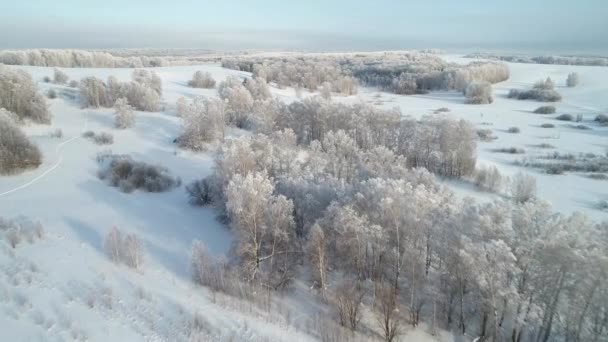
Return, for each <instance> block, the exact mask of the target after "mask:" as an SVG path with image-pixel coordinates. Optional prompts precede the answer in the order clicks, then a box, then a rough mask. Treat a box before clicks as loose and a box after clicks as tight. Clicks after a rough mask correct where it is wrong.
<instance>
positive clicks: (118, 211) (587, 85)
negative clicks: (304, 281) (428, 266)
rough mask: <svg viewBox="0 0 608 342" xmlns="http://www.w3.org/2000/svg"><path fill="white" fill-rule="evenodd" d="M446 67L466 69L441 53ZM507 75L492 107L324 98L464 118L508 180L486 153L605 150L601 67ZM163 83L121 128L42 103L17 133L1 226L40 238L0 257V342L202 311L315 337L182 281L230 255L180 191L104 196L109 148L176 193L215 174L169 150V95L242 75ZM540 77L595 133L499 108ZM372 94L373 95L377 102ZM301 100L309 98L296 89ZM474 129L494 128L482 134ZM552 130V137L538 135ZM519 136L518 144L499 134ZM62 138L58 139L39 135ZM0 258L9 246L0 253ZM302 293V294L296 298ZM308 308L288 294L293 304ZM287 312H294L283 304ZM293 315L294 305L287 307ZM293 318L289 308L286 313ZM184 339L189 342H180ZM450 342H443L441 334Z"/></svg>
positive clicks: (576, 193) (577, 196)
mask: <svg viewBox="0 0 608 342" xmlns="http://www.w3.org/2000/svg"><path fill="white" fill-rule="evenodd" d="M447 58H448V59H450V60H452V61H455V62H468V61H469V60H464V59H462V58H459V57H457V56H448V57H447ZM509 67H510V69H511V78H510V79H509V80H508V81H506V82H503V83H500V84H497V85H495V86H494V97H495V102H494V103H493V104H490V105H465V104H464V98H463V96H462V94H460V93H456V92H434V93H431V94H427V95H414V96H402V95H395V94H389V93H385V92H380V91H378V90H376V89H370V88H362V89H360V92H359V95H357V96H351V97H347V98H340V97H338V96H335V97H334V98H335V99H337V100H339V101H348V102H350V101H367V102H370V103H376V104H377V105H380V106H383V107H386V108H390V107H394V106H398V107H400V108H401V110H402V112H403V113H404V114H406V115H412V116H416V117H420V116H422V115H425V114H431V113H432V111H433V110H435V109H437V108H440V107H448V108H449V109H450V110H451V112H450V113H449V115H454V116H457V117H461V118H464V119H467V120H469V121H471V122H473V123H474V124H475V125H476V126H478V127H483V128H490V129H493V130H494V132H495V134H496V135H497V136H498V139H497V140H495V141H494V142H491V143H483V142H480V143H479V144H478V160H479V163H481V164H495V165H497V166H498V167H499V169H500V170H501V171H502V172H503V173H505V174H513V173H515V172H517V171H519V170H521V168H519V167H517V166H514V165H513V163H512V162H513V160H514V158H521V155H515V156H513V155H506V154H497V153H492V152H490V151H489V150H490V149H491V148H495V147H511V146H515V147H521V148H525V149H526V153H527V155H528V154H533V153H545V152H546V151H541V150H538V149H535V148H534V147H531V146H532V145H537V144H540V143H549V144H552V145H554V146H556V150H557V151H560V152H572V153H578V152H593V153H599V154H603V153H605V151H606V149H607V148H608V139H607V138H608V128H606V127H603V128H601V127H599V126H598V125H596V124H595V123H593V122H592V120H593V118H594V117H595V115H597V114H598V113H600V112H604V113H606V111H607V110H608V97H607V96H606V94H608V68H602V67H585V66H559V65H536V64H509ZM12 68H20V69H25V70H27V71H28V72H30V73H31V74H32V76H33V77H34V80H35V81H38V82H39V83H38V84H39V87H40V89H41V91H43V92H45V91H46V90H48V88H51V87H52V88H55V89H57V90H58V91H60V92H61V91H71V90H70V89H69V88H67V87H63V86H57V85H53V84H46V83H43V82H42V78H43V77H44V76H49V77H52V73H53V68H45V67H27V66H14V67H12ZM62 70H63V71H65V72H66V73H67V74H68V76H69V77H70V79H74V80H79V79H80V78H82V77H85V76H97V77H100V78H103V79H106V78H107V77H108V76H110V75H114V76H117V77H118V78H119V79H121V80H128V79H130V75H131V73H132V71H133V69H100V68H95V69H65V68H64V69H62ZM153 70H154V71H156V72H157V73H158V74H159V76H160V77H161V78H162V81H163V101H164V102H165V111H163V112H157V113H146V112H137V113H136V116H137V121H136V125H135V127H134V128H132V129H127V130H117V129H115V128H114V126H113V110H112V109H90V108H87V109H82V108H80V106H79V104H78V103H77V102H76V101H75V100H70V99H67V98H65V97H64V96H59V97H58V98H57V99H53V100H49V103H50V105H51V107H50V110H51V112H52V113H53V115H54V118H53V123H52V125H35V124H29V125H28V126H26V127H24V129H25V131H26V133H27V134H28V135H29V136H30V137H31V138H32V139H33V141H34V142H36V143H37V144H38V146H39V147H40V149H41V151H42V153H43V155H44V161H43V164H42V165H41V166H40V167H39V168H38V169H35V170H30V171H26V172H23V173H21V174H19V175H13V176H2V177H0V216H1V217H5V218H15V217H20V216H24V217H28V218H31V219H33V220H37V221H40V222H41V223H42V225H43V226H44V227H45V238H44V239H41V240H36V241H34V242H33V243H28V242H24V243H21V244H19V245H18V246H17V248H15V249H11V248H10V247H8V244H2V245H0V246H4V247H3V248H2V249H1V250H0V312H1V314H0V340H2V341H38V340H45V341H46V340H50V341H63V340H90V341H105V340H108V339H112V340H116V341H181V340H192V339H193V338H194V337H193V336H192V335H191V333H188V331H191V330H189V329H187V328H186V327H187V326H188V325H189V324H191V322H192V315H193V314H194V313H199V314H200V316H201V317H202V318H203V320H204V321H205V325H206V327H207V328H205V329H203V330H202V331H201V332H199V333H200V336H202V337H201V340H228V339H230V338H235V339H234V340H238V341H249V340H250V341H257V340H270V341H275V340H289V341H307V340H313V338H312V337H311V336H308V335H305V334H304V333H302V332H300V331H296V330H294V329H293V328H290V327H289V326H288V325H287V324H284V323H281V322H276V321H273V320H272V319H269V318H268V317H265V316H264V314H262V313H251V312H242V311H243V310H241V309H242V308H241V309H239V308H232V309H231V308H230V307H229V306H227V305H220V304H217V303H214V302H213V301H212V300H211V299H210V298H211V297H210V295H209V294H208V292H207V291H205V290H204V289H202V288H200V287H197V286H195V285H194V284H192V282H191V281H190V279H189V273H188V265H189V251H190V246H191V243H192V241H193V240H195V239H200V240H203V241H205V242H206V244H207V245H208V247H209V248H210V250H211V251H212V252H213V253H215V254H217V255H222V254H225V253H227V251H228V249H229V248H230V245H231V235H230V232H229V231H228V230H227V229H226V228H225V227H224V226H223V225H222V224H221V223H219V222H218V221H217V220H216V219H215V212H214V211H213V210H212V209H210V208H198V207H192V206H190V205H189V204H188V201H187V195H186V193H185V190H184V187H183V186H181V187H178V188H176V189H174V190H172V191H169V192H166V193H160V194H156V193H144V192H140V191H135V192H133V193H131V194H125V193H122V192H120V191H119V190H118V189H117V188H113V187H109V186H108V185H106V184H105V183H104V182H102V181H100V180H99V179H98V178H97V170H98V165H97V162H96V160H95V159H96V155H97V153H99V152H104V151H106V150H108V149H110V150H111V151H112V152H113V153H120V154H130V155H132V156H133V157H134V158H135V159H138V160H142V161H145V162H149V163H158V164H160V165H164V166H166V167H168V168H169V169H170V171H171V172H172V174H173V175H174V176H179V177H181V179H182V181H183V183H184V184H188V183H189V182H190V181H192V180H194V179H199V178H201V177H204V176H206V175H208V174H209V173H210V172H211V170H212V166H213V155H212V153H191V152H187V151H183V150H179V149H177V148H176V146H175V145H174V143H173V139H174V138H175V137H176V136H177V135H178V133H179V130H180V119H179V118H177V117H176V116H175V113H174V104H175V101H176V100H177V99H178V98H179V97H180V96H185V97H186V98H192V97H194V96H196V95H207V96H216V91H215V90H214V89H211V90H206V89H193V88H189V87H187V81H188V80H189V79H191V77H192V74H193V73H194V72H195V71H196V70H204V71H209V72H210V73H211V74H212V76H213V77H214V78H215V79H216V80H217V81H218V82H219V81H221V80H223V79H224V78H225V77H226V76H228V75H237V76H240V77H247V76H248V74H247V73H243V72H238V71H234V70H227V69H223V68H221V67H220V66H219V65H216V64H207V65H200V66H183V67H182V66H180V67H166V68H154V69H153ZM570 72H578V73H579V75H580V79H581V83H580V85H579V86H578V87H576V88H566V87H565V84H564V83H565V79H566V76H567V74H568V73H570ZM547 76H550V77H551V78H552V79H553V80H554V81H556V84H557V90H558V91H559V92H560V93H561V94H562V96H563V100H562V101H561V102H559V103H556V104H555V105H556V107H557V114H561V113H570V114H574V115H576V114H583V116H584V124H586V125H589V126H590V127H592V128H593V129H592V130H585V131H583V130H576V129H572V128H569V127H567V123H563V122H560V121H556V120H555V119H554V117H555V116H556V114H555V115H537V114H533V113H532V111H533V110H534V109H535V108H536V107H538V106H541V105H543V103H539V102H535V101H518V100H512V99H507V98H506V94H507V92H508V91H509V89H511V88H529V87H531V86H532V84H533V83H534V82H535V81H537V80H539V79H544V78H546V77H547ZM272 90H273V92H274V93H275V94H276V95H277V96H279V97H280V98H281V99H283V100H284V101H293V100H295V92H294V90H293V89H282V90H281V89H276V88H273V89H272ZM379 93H380V94H381V97H379V98H377V97H376V95H377V94H379ZM304 96H310V94H309V93H307V92H306V91H304ZM482 122H486V123H490V124H491V125H482V124H481V123H482ZM545 122H551V123H554V124H555V125H556V128H555V129H543V128H540V127H539V126H540V124H542V123H545ZM511 126H517V127H519V128H520V129H521V133H520V134H510V133H507V132H506V130H507V128H509V127H511ZM56 128H60V129H62V131H63V137H62V138H61V139H57V138H51V137H50V134H49V133H50V132H51V131H53V130H55V129H56ZM86 130H93V131H96V132H101V131H105V132H110V133H112V134H113V135H114V144H113V145H109V146H98V145H95V144H93V143H92V142H91V141H89V140H86V139H83V138H81V134H82V133H83V132H84V131H86ZM525 171H526V172H528V173H531V174H533V175H534V176H536V178H537V181H538V188H539V197H541V198H543V199H546V200H548V201H549V202H551V203H552V204H553V206H554V209H555V210H556V211H559V212H563V213H570V212H573V211H577V210H578V211H583V212H585V213H587V214H588V215H589V216H590V217H592V218H593V219H595V220H605V219H607V218H608V217H607V214H606V213H604V212H601V211H599V210H596V209H595V208H594V204H595V203H596V202H597V201H598V200H600V199H608V182H606V181H600V180H592V179H588V178H585V177H582V176H581V175H578V174H566V175H560V176H551V175H547V174H542V173H540V172H538V171H535V170H531V169H526V170H525ZM445 183H446V184H447V185H449V186H451V187H452V188H453V189H454V190H455V191H456V192H457V193H459V194H463V195H470V196H473V197H476V198H479V199H481V200H489V199H491V198H493V197H494V196H497V195H491V194H486V193H479V192H477V191H476V190H475V189H474V188H472V187H470V186H467V185H466V184H462V183H460V182H453V181H450V182H447V181H446V182H445ZM113 226H116V227H118V228H119V229H121V230H122V231H124V232H126V233H136V234H137V235H138V236H139V237H140V238H142V240H143V242H144V248H145V254H144V257H145V260H144V266H143V268H142V271H141V272H135V271H133V270H130V269H128V268H126V266H120V265H116V264H113V263H111V262H110V261H109V260H108V258H107V257H106V256H105V255H104V252H103V239H104V237H105V235H106V233H107V232H108V231H109V230H110V229H111V228H112V227H113ZM5 247H6V248H5ZM302 291H305V290H302ZM300 297H302V298H306V295H305V294H304V295H296V296H294V298H300ZM294 301H295V302H294ZM290 305H293V306H294V307H295V306H296V305H298V303H297V300H295V299H294V300H293V301H291V302H290ZM295 309H298V308H297V307H295ZM189 334H190V335H189ZM402 339H403V340H407V341H427V340H429V341H430V340H433V338H432V337H431V336H430V335H428V334H426V333H424V332H422V331H418V330H416V331H413V332H410V333H408V334H407V335H406V336H404V337H402ZM441 340H445V341H448V340H450V337H447V335H446V336H442V337H441Z"/></svg>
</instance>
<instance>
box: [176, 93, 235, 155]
mask: <svg viewBox="0 0 608 342" xmlns="http://www.w3.org/2000/svg"><path fill="white" fill-rule="evenodd" d="M225 111H226V110H225V106H224V102H223V101H221V100H219V99H215V98H212V99H208V98H205V97H197V98H195V99H194V101H193V102H192V104H190V106H189V107H188V110H187V112H186V114H185V116H184V118H183V123H182V134H181V135H180V137H179V138H178V143H179V144H180V146H182V147H186V148H189V149H193V150H197V151H199V150H203V149H205V148H206V146H207V144H209V143H212V142H214V141H217V140H223V139H224V127H225V126H224V125H225V120H226V118H225V115H226V114H225Z"/></svg>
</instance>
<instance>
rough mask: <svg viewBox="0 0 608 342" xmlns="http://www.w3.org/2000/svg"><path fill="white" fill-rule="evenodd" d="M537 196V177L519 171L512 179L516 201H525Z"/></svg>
mask: <svg viewBox="0 0 608 342" xmlns="http://www.w3.org/2000/svg"><path fill="white" fill-rule="evenodd" d="M535 196H536V179H535V178H534V177H533V176H531V175H528V174H524V173H521V172H518V173H517V174H515V176H513V178H512V179H511V197H512V198H513V200H514V201H515V202H516V203H525V202H527V201H529V200H531V199H532V198H534V197H535Z"/></svg>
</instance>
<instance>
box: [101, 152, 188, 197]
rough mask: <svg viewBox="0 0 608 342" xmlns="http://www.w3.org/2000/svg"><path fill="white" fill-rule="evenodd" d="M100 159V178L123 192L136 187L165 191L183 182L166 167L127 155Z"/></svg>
mask: <svg viewBox="0 0 608 342" xmlns="http://www.w3.org/2000/svg"><path fill="white" fill-rule="evenodd" d="M99 161H100V164H101V166H100V170H99V172H98V176H99V178H100V179H102V180H105V181H106V182H107V183H108V184H109V185H111V186H115V187H119V188H120V190H122V191H123V192H132V191H134V190H136V189H141V190H145V191H148V192H163V191H168V190H171V189H172V188H174V187H176V186H179V185H180V184H181V181H180V180H179V178H173V177H172V176H171V174H170V173H169V169H167V168H166V167H162V166H157V165H150V164H146V163H144V162H139V161H134V160H133V159H131V157H129V156H126V155H107V156H105V158H101V159H100V160H99Z"/></svg>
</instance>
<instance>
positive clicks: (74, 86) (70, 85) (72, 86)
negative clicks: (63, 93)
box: [68, 80, 79, 88]
mask: <svg viewBox="0 0 608 342" xmlns="http://www.w3.org/2000/svg"><path fill="white" fill-rule="evenodd" d="M78 84H79V83H78V81H76V80H71V81H70V83H69V84H68V86H69V87H70V88H78Z"/></svg>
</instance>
